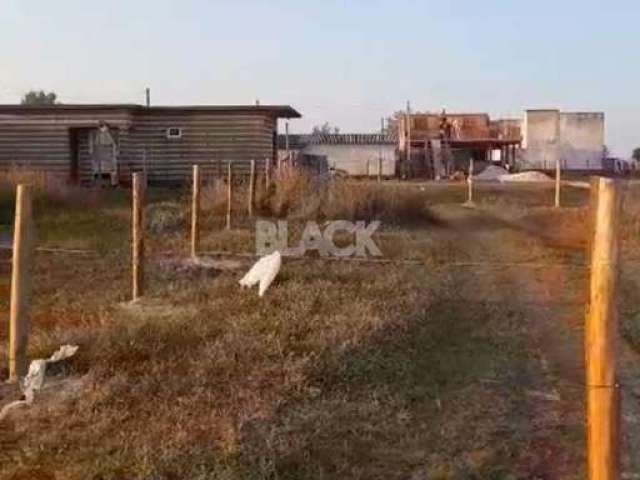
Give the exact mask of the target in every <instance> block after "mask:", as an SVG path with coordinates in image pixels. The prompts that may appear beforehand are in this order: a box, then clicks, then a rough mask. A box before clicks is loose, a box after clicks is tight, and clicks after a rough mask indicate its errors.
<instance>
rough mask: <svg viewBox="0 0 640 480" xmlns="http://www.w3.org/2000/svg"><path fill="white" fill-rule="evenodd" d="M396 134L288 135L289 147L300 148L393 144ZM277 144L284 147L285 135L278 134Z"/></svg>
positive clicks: (281, 147)
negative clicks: (308, 146) (307, 146)
mask: <svg viewBox="0 0 640 480" xmlns="http://www.w3.org/2000/svg"><path fill="white" fill-rule="evenodd" d="M396 143H398V137H397V135H393V134H387V133H321V134H294V135H289V147H290V148H292V149H300V148H303V147H305V146H306V145H395V144H396ZM278 146H279V148H280V149H283V148H285V146H286V140H285V135H278Z"/></svg>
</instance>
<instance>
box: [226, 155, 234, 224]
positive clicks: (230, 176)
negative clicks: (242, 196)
mask: <svg viewBox="0 0 640 480" xmlns="http://www.w3.org/2000/svg"><path fill="white" fill-rule="evenodd" d="M232 184H233V171H232V169H231V162H229V163H228V164H227V230H230V229H231V200H232V195H233V192H232Z"/></svg>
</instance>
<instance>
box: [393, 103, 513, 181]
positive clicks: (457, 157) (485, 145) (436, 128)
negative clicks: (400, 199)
mask: <svg viewBox="0 0 640 480" xmlns="http://www.w3.org/2000/svg"><path fill="white" fill-rule="evenodd" d="M521 143H522V133H521V121H520V120H519V119H500V120H491V119H490V118H489V115H487V114H486V113H456V114H449V113H447V112H445V111H442V113H439V114H438V113H416V114H409V115H404V116H402V117H401V118H400V122H399V125H398V150H399V162H398V167H399V168H398V174H399V175H400V176H401V177H402V178H412V177H423V178H424V177H426V178H435V179H440V178H447V177H449V176H450V175H452V174H453V173H454V172H456V171H466V170H467V169H468V166H469V162H470V160H471V159H473V160H474V162H477V163H480V164H484V163H489V162H495V163H499V164H501V165H502V166H503V167H505V168H507V169H511V168H512V167H513V166H514V165H515V163H516V157H517V154H518V151H519V149H520V146H521Z"/></svg>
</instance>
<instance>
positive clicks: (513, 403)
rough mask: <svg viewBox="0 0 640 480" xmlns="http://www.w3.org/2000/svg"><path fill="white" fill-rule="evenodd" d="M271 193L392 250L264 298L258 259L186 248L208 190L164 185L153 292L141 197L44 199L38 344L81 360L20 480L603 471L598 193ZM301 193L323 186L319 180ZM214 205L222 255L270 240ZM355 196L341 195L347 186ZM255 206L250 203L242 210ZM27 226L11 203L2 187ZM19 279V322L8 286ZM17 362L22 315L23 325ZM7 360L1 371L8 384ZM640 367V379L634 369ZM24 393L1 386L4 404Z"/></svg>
mask: <svg viewBox="0 0 640 480" xmlns="http://www.w3.org/2000/svg"><path fill="white" fill-rule="evenodd" d="M314 188H320V187H318V186H317V185H300V184H295V183H290V184H289V186H287V188H282V189H279V190H277V191H275V192H271V194H270V195H269V196H267V195H266V194H264V192H263V194H262V196H261V197H260V198H259V203H260V213H261V215H265V216H273V215H277V216H280V217H288V218H290V219H291V221H292V222H294V223H295V222H298V223H300V222H302V221H303V220H304V219H306V218H318V219H320V220H324V219H330V218H354V219H355V218H363V219H364V218H366V219H373V218H381V219H382V220H383V227H382V229H381V230H380V231H379V233H377V234H376V237H375V238H376V241H377V243H378V244H379V246H380V248H381V250H382V252H383V254H384V257H383V258H384V260H385V262H355V261H348V260H342V261H329V260H324V259H319V258H310V257H308V258H303V259H299V258H291V259H285V260H284V263H283V268H282V271H281V274H280V276H279V277H278V279H277V281H276V283H275V284H274V285H273V286H272V288H271V289H270V290H269V291H268V293H267V295H266V296H265V297H264V298H262V299H259V298H258V296H257V293H256V292H255V291H246V290H241V289H240V288H239V286H238V284H237V280H238V279H239V278H240V277H241V276H242V275H243V274H244V272H245V271H246V268H248V267H249V266H250V265H251V262H252V259H251V258H249V257H247V256H230V257H229V259H231V260H233V261H228V262H225V263H220V268H219V269H215V270H207V269H199V268H194V267H191V266H189V265H188V264H186V263H185V262H183V260H184V259H185V257H186V254H187V252H188V242H187V240H188V239H187V225H186V218H187V216H188V208H187V206H188V192H181V191H179V190H174V191H161V190H152V191H150V192H149V196H148V197H149V198H148V202H149V204H150V206H149V207H148V211H147V213H148V215H147V216H148V217H149V218H148V220H149V229H150V230H151V231H152V232H153V234H150V236H149V239H148V242H147V245H148V257H147V264H146V267H147V276H148V293H147V295H146V297H145V299H144V300H143V301H142V302H140V303H139V304H135V305H132V304H130V303H128V300H129V295H130V271H129V261H130V251H129V222H130V213H129V193H128V192H127V191H123V190H115V191H108V190H105V191H98V192H89V191H87V190H85V191H74V192H71V193H69V192H67V193H65V194H64V195H59V194H56V193H55V192H53V193H51V192H49V193H42V194H41V196H40V197H39V200H38V202H37V203H36V212H37V226H38V238H39V243H38V244H39V245H40V246H42V247H49V248H64V249H83V250H87V251H88V252H87V253H85V254H77V253H76V254H72V253H64V252H58V253H52V252H48V251H41V252H39V253H38V254H37V255H36V259H35V277H34V282H35V285H34V292H33V306H32V337H31V344H30V352H29V353H30V356H31V357H34V358H35V357H40V356H48V355H50V354H51V352H53V351H54V350H55V349H56V348H57V347H58V346H59V345H60V344H63V343H74V344H78V345H80V350H79V351H78V354H77V355H76V356H75V357H74V358H72V359H71V360H70V361H69V362H68V365H64V366H63V367H62V368H61V370H60V371H57V372H54V373H56V375H54V377H53V378H52V379H51V381H50V382H49V383H48V386H47V388H46V389H45V390H44V392H43V393H42V395H41V397H39V399H38V401H37V402H36V404H35V405H34V406H33V407H31V408H30V409H28V410H19V411H16V412H14V413H13V414H12V415H10V416H9V417H8V418H7V419H5V420H4V421H3V422H2V423H0V479H2V480H7V479H13V480H16V479H58V480H60V479H96V480H97V479H181V478H190V479H208V478H216V479H218V478H220V479H245V478H247V479H274V480H275V479H338V478H339V479H363V480H364V479H367V480H368V479H411V480H423V479H424V480H426V479H430V480H431V479H463V478H477V479H487V478H496V479H498V478H500V479H501V478H505V479H520V478H539V479H581V478H584V414H583V411H584V404H583V388H582V387H581V384H582V381H583V376H584V374H583V365H582V362H583V357H582V341H583V337H582V325H583V321H584V306H585V299H586V281H587V278H588V270H587V269H586V268H585V248H586V243H587V227H586V224H587V222H586V219H587V212H586V209H585V208H584V206H585V205H586V202H587V201H588V192H587V191H584V190H580V189H573V188H571V189H567V190H566V191H565V195H564V197H563V203H564V205H565V206H566V207H565V208H563V209H561V210H559V211H557V210H554V209H552V208H549V207H548V206H549V205H552V204H553V190H552V188H549V187H547V186H539V185H511V186H500V185H478V191H477V196H476V198H477V207H476V208H474V209H468V208H464V207H461V206H460V204H461V203H462V202H463V201H464V199H465V187H464V186H463V185H435V184H426V185H420V184H406V185H402V186H396V185H391V184H389V185H385V186H382V187H380V186H377V185H375V184H362V183H347V184H345V185H340V186H339V187H337V188H336V189H335V190H334V191H333V192H330V193H329V194H328V197H326V198H324V197H323V198H324V199H323V200H322V201H318V200H317V199H316V200H314V198H312V197H308V196H305V195H304V193H305V192H308V191H309V189H314ZM301 192H302V194H301ZM207 195H208V196H207V197H206V200H207V201H206V202H205V206H206V210H205V214H206V219H205V222H204V225H205V230H204V232H203V240H202V250H203V251H204V252H207V251H208V252H213V251H215V252H220V251H226V252H235V253H245V254H248V253H251V252H252V251H253V249H254V243H253V230H252V225H251V222H250V221H249V220H248V219H246V218H240V217H239V215H240V210H241V209H242V208H241V207H238V209H237V210H238V211H237V214H238V217H237V218H236V220H235V226H234V228H233V229H232V230H231V231H224V230H223V229H222V225H223V217H222V212H223V210H224V209H222V208H220V201H219V199H218V197H217V195H218V193H216V191H211V192H208V194H207ZM635 197H636V194H635V190H633V189H631V188H627V198H626V201H625V217H624V222H622V223H623V249H622V253H623V259H624V261H623V268H622V281H621V285H622V289H621V291H622V294H621V302H620V303H621V312H622V318H621V322H622V324H623V329H622V334H623V337H624V339H625V341H623V342H622V348H621V362H620V363H621V381H622V384H623V385H624V387H625V388H624V391H623V394H624V395H623V396H624V407H623V430H624V432H625V456H624V468H623V471H624V472H625V473H627V474H629V475H640V465H638V460H637V459H635V458H634V456H633V455H632V453H633V452H634V451H637V449H636V448H635V447H637V446H638V441H639V438H640V427H639V425H640V415H639V414H638V412H637V411H636V410H637V407H635V404H637V398H636V396H640V382H638V380H637V378H640V377H639V374H640V362H639V361H638V360H640V359H639V358H638V357H637V353H636V350H638V349H640V317H639V316H638V313H637V307H636V306H635V305H636V302H637V299H638V294H637V291H638V289H637V287H638V280H637V278H638V273H639V271H640V258H638V255H637V254H634V252H635V251H637V240H638V235H637V234H638V231H639V229H640V216H639V215H638V214H637V210H636V209H635V208H633V207H634V206H635V204H636V198H635ZM341 199H342V200H341ZM239 204H240V205H244V201H243V200H242V201H241V202H240V201H239ZM0 210H1V212H0V214H1V215H2V216H1V217H0V218H2V219H6V218H9V219H10V218H11V213H10V212H11V196H10V195H5V196H4V197H0ZM4 271H5V274H4V276H2V277H1V278H0V313H1V315H2V317H3V318H2V324H3V325H6V324H7V322H6V315H7V308H8V302H7V293H8V277H7V274H6V268H5V270H4ZM0 337H1V338H0V340H1V341H2V347H0V354H1V355H2V357H3V358H6V349H5V343H6V330H5V329H0ZM6 375H7V370H6V364H5V363H2V364H1V365H0V377H6ZM634 382H635V383H634ZM14 398H16V392H15V390H13V389H11V388H10V387H8V386H6V385H5V386H0V405H1V404H4V403H6V402H8V401H9V400H12V399H14Z"/></svg>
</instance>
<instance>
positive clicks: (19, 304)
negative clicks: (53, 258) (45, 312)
mask: <svg viewBox="0 0 640 480" xmlns="http://www.w3.org/2000/svg"><path fill="white" fill-rule="evenodd" d="M33 244H34V240H33V221H32V202H31V189H30V187H29V186H27V185H18V187H17V189H16V210H15V218H14V231H13V255H12V259H11V300H10V301H11V307H10V313H9V381H10V382H15V381H17V380H18V378H20V377H24V376H25V375H26V374H27V344H28V342H29V296H30V295H29V294H30V289H31V257H32V253H33V246H34V245H33Z"/></svg>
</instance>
